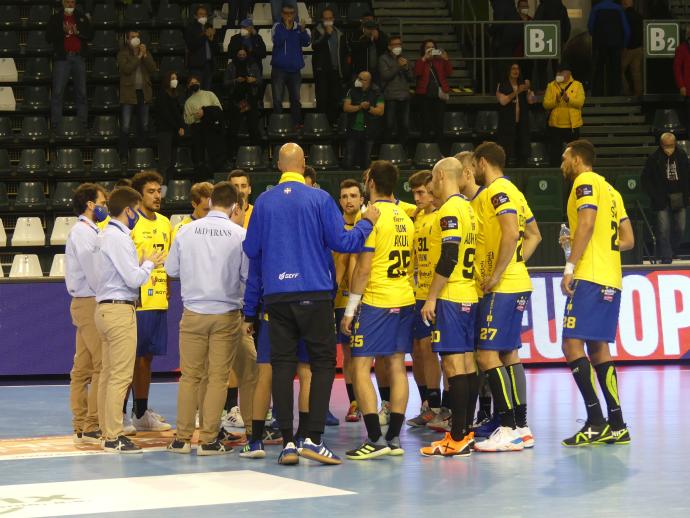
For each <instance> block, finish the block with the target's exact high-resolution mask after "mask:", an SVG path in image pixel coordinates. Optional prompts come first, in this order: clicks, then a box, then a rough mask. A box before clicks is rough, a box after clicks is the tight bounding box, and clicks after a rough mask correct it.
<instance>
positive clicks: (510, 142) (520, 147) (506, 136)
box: [496, 123, 530, 167]
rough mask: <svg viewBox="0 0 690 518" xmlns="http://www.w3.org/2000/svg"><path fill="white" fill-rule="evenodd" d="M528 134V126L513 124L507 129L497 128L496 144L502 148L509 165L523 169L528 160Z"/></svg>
mask: <svg viewBox="0 0 690 518" xmlns="http://www.w3.org/2000/svg"><path fill="white" fill-rule="evenodd" d="M529 142H530V133H529V125H526V124H523V125H522V126H521V125H519V124H517V123H515V124H513V125H512V126H509V127H502V126H501V125H500V124H499V126H498V134H497V135H496V143H497V144H498V145H500V146H501V147H503V149H504V151H505V152H506V158H507V159H508V163H510V164H511V165H518V166H520V167H524V165H525V164H526V163H527V159H528V158H529Z"/></svg>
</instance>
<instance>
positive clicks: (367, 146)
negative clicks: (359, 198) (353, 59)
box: [343, 71, 385, 169]
mask: <svg viewBox="0 0 690 518" xmlns="http://www.w3.org/2000/svg"><path fill="white" fill-rule="evenodd" d="M384 108H385V102H384V99H383V95H381V91H380V90H379V89H378V87H377V86H376V85H374V84H372V77H371V74H370V73H369V72H366V71H362V72H360V73H359V74H357V79H356V80H355V82H354V85H353V87H352V88H350V90H348V92H347V94H346V95H345V103H344V104H343V111H344V112H345V113H347V137H346V151H345V166H346V167H348V168H352V167H354V166H359V167H361V168H362V169H364V168H365V167H368V166H369V158H370V157H371V148H372V147H373V146H374V141H375V140H376V137H377V136H378V131H379V128H380V121H381V119H382V117H383V113H384Z"/></svg>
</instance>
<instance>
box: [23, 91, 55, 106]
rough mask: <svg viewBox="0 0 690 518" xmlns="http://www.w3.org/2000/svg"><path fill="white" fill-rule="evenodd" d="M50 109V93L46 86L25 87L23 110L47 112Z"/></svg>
mask: <svg viewBox="0 0 690 518" xmlns="http://www.w3.org/2000/svg"><path fill="white" fill-rule="evenodd" d="M49 107H50V92H49V91H48V89H47V88H46V87H45V86H25V87H24V101H23V102H22V109H23V110H31V111H45V110H47V109H48V108H49Z"/></svg>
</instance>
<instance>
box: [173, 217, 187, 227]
mask: <svg viewBox="0 0 690 518" xmlns="http://www.w3.org/2000/svg"><path fill="white" fill-rule="evenodd" d="M187 216H189V214H173V215H172V216H170V226H171V227H172V228H175V226H176V225H177V224H178V223H179V222H180V221H182V220H183V219H185V218H186V217H187Z"/></svg>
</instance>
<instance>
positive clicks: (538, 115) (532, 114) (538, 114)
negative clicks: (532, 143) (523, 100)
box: [529, 107, 548, 136]
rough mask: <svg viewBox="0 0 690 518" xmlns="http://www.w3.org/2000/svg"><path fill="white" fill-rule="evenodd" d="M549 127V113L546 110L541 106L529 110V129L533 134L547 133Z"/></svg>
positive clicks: (541, 134)
mask: <svg viewBox="0 0 690 518" xmlns="http://www.w3.org/2000/svg"><path fill="white" fill-rule="evenodd" d="M547 127H548V115H547V112H546V111H544V110H542V109H541V107H540V108H539V109H538V110H530V111H529V131H530V133H531V134H532V135H535V136H543V135H545V134H546V128H547Z"/></svg>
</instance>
